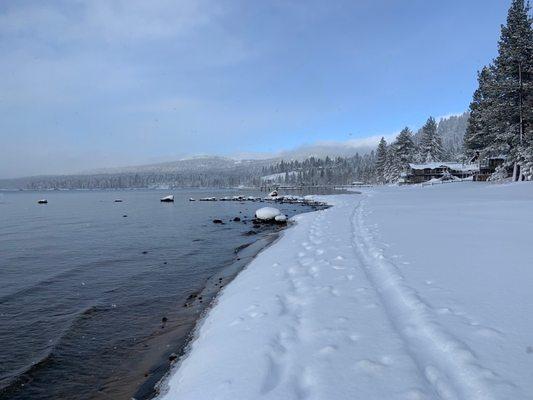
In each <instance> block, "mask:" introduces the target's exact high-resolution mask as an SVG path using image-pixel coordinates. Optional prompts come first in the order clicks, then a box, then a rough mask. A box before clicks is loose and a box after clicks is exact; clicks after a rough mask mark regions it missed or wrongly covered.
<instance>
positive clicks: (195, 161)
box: [80, 156, 276, 175]
mask: <svg viewBox="0 0 533 400" xmlns="http://www.w3.org/2000/svg"><path fill="white" fill-rule="evenodd" d="M274 161H276V159H259V160H251V159H246V160H238V159H233V158H229V157H220V156H197V157H190V158H184V159H181V160H178V161H170V162H163V163H157V164H148V165H134V166H128V167H116V168H100V169H95V170H91V171H86V172H84V173H82V174H80V175H99V174H141V173H143V174H144V173H179V172H189V171H195V172H205V171H223V170H230V169H239V168H246V167H247V166H248V167H250V166H253V167H256V166H262V165H270V164H271V163H272V162H274Z"/></svg>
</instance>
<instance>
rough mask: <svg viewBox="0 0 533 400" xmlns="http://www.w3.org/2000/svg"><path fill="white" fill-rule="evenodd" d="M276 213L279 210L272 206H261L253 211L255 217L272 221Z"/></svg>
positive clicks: (277, 213)
mask: <svg viewBox="0 0 533 400" xmlns="http://www.w3.org/2000/svg"><path fill="white" fill-rule="evenodd" d="M278 215H281V211H280V210H278V209H277V208H274V207H263V208H260V209H258V210H257V211H256V212H255V218H257V219H259V220H261V221H273V220H274V218H276V217H277V216H278Z"/></svg>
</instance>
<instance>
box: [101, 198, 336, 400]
mask: <svg viewBox="0 0 533 400" xmlns="http://www.w3.org/2000/svg"><path fill="white" fill-rule="evenodd" d="M296 205H298V204H296ZM302 205H304V206H309V204H302ZM311 207H313V209H312V210H305V211H303V212H300V213H298V214H296V215H301V214H309V213H314V212H317V211H319V210H323V209H325V208H329V207H331V206H330V205H328V204H321V205H313V206H311ZM294 225H295V222H289V223H288V224H286V225H275V224H272V225H271V226H269V224H266V225H265V227H266V229H267V230H272V231H271V232H266V233H264V232H260V233H259V234H258V235H261V234H264V235H265V236H263V237H259V238H257V239H256V240H255V241H253V242H251V243H249V244H245V245H241V246H239V247H237V248H235V259H234V261H233V262H231V263H230V264H228V265H226V266H224V267H222V268H221V271H220V272H217V273H215V274H214V275H213V276H211V277H209V278H208V279H207V280H206V281H205V284H204V286H203V288H202V289H201V290H199V291H197V292H196V293H193V294H192V295H191V296H189V301H188V302H186V303H185V304H184V306H187V308H189V309H190V310H191V311H192V313H193V316H194V320H193V321H191V323H192V328H190V329H189V328H186V330H187V333H186V339H185V341H182V343H180V344H178V346H176V347H172V348H171V350H169V351H167V352H166V353H165V354H164V355H163V356H162V357H158V358H157V360H155V359H153V360H152V365H150V374H149V375H148V376H146V375H145V378H146V379H145V380H144V382H142V383H140V384H138V385H137V386H136V390H135V392H134V394H133V396H132V399H134V400H153V399H157V398H158V397H159V396H160V395H161V392H160V388H161V386H162V385H163V384H164V382H165V381H166V380H167V379H168V378H169V377H170V376H172V370H173V369H174V368H175V367H177V366H179V364H180V362H181V361H182V360H183V359H184V358H186V357H187V355H188V353H189V351H190V346H191V344H192V343H193V342H194V340H195V338H196V333H197V331H198V329H200V327H201V326H202V324H203V321H204V320H205V318H206V317H207V316H208V314H209V312H210V311H211V310H212V309H213V308H214V307H215V306H216V304H217V300H218V298H219V296H220V294H221V293H222V289H224V287H225V286H227V285H229V284H230V283H231V282H232V281H233V280H234V279H235V278H236V277H237V276H238V275H239V274H240V273H241V272H242V271H243V270H245V269H246V268H247V267H248V266H249V265H250V263H252V261H253V260H254V259H256V258H257V257H258V256H259V255H260V253H262V252H263V251H265V250H266V249H268V248H269V247H271V246H272V245H273V244H275V243H276V242H278V241H279V240H280V239H281V236H282V234H283V232H285V231H286V230H288V229H289V228H292V227H293V226H294ZM221 282H223V284H221ZM192 296H194V297H192ZM191 297H192V298H191ZM198 299H201V301H198ZM198 303H201V304H202V305H203V304H207V305H206V306H204V307H201V306H200V304H198ZM158 338H159V336H157V337H154V338H153V339H154V341H157V339H158ZM96 398H97V399H99V397H96Z"/></svg>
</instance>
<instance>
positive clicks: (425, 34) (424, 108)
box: [0, 0, 510, 177]
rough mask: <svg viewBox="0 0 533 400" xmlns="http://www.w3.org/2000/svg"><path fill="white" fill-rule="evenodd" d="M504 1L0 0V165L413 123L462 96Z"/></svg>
mask: <svg viewBox="0 0 533 400" xmlns="http://www.w3.org/2000/svg"><path fill="white" fill-rule="evenodd" d="M509 3H510V0H471V1H464V0H463V1H459V0H446V1H437V0H403V1H400V0H358V1H355V0H351V1H334V0H333V1H314V0H308V1H304V0H302V1H290V0H289V1H259V0H257V1H256V0H243V1H239V0H237V1H226V0H197V1H185V0H173V1H170V0H150V1H140V0H117V1H113V0H91V1H79V0H66V1H49V2H42V1H25V0H19V1H13V2H9V1H4V2H0V50H1V52H2V57H0V177H12V176H23V175H29V174H46V173H60V172H76V171H80V170H85V169H90V168H95V167H105V166H119V165H134V164H140V163H148V162H157V161H167V160H168V161H170V160H174V159H177V158H180V157H183V156H188V155H194V154H221V155H234V154H243V153H245V154H246V153H256V152H259V153H264V152H268V153H271V152H277V151H280V150H284V149H290V148H293V147H297V146H299V145H303V144H310V143H314V142H319V141H346V140H353V139H356V138H365V137H370V136H376V135H389V134H391V133H393V132H397V131H399V130H400V129H401V128H402V127H403V126H405V125H408V126H411V127H413V128H416V127H418V126H420V125H421V124H422V123H423V122H424V120H425V119H427V117H428V116H429V115H433V116H442V115H447V114H453V113H458V112H462V111H464V110H466V109H467V107H468V104H469V102H470V99H471V95H472V92H473V90H474V88H475V84H476V71H477V70H478V69H479V68H480V67H481V66H482V65H484V64H486V63H487V62H489V61H490V60H491V59H492V58H493V57H494V56H495V54H496V49H497V40H498V37H499V29H500V24H501V23H504V22H505V18H506V14H507V8H508V6H509Z"/></svg>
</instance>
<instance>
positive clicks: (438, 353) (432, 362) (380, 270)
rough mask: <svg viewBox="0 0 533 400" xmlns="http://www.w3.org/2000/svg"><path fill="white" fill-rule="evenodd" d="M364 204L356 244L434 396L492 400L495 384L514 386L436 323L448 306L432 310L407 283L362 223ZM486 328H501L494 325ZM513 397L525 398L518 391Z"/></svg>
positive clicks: (358, 210) (356, 223) (356, 219)
mask: <svg viewBox="0 0 533 400" xmlns="http://www.w3.org/2000/svg"><path fill="white" fill-rule="evenodd" d="M364 203H365V200H362V201H361V202H360V204H359V206H358V207H356V208H355V210H354V215H353V216H352V223H353V242H354V248H355V249H357V250H356V251H357V253H358V257H359V259H360V260H361V264H362V266H363V268H364V269H365V271H366V275H367V277H368V280H369V281H370V283H371V285H372V286H373V288H374V289H375V290H376V292H377V293H379V296H380V298H381V301H382V305H383V307H384V309H385V310H386V312H387V314H388V315H389V318H390V320H391V322H392V324H393V326H394V327H395V329H396V331H397V332H398V333H399V334H400V336H401V337H402V339H403V340H404V342H405V346H406V348H407V349H408V351H409V353H410V354H411V356H412V358H413V360H414V361H415V363H416V364H417V366H418V368H419V370H420V373H421V374H422V375H423V376H424V378H425V379H426V380H427V381H428V383H429V384H430V385H431V386H432V387H433V389H434V391H435V395H436V396H438V398H440V399H443V400H455V399H470V400H491V399H494V396H493V392H494V385H503V386H508V387H509V388H511V389H513V388H514V385H513V384H512V383H510V382H506V381H504V380H503V379H501V378H500V377H499V376H498V375H497V374H496V373H495V372H493V371H491V370H490V369H488V368H485V367H483V366H482V365H480V364H479V361H478V360H477V359H476V357H475V355H474V353H473V352H472V350H471V349H470V348H468V346H467V345H466V344H465V343H464V342H462V341H460V340H459V339H457V338H455V337H453V335H452V334H450V333H449V332H446V330H445V329H444V328H443V327H442V326H441V325H440V324H439V323H438V322H437V321H436V319H437V318H436V316H435V313H448V312H451V309H450V308H440V309H439V310H433V309H432V307H431V306H429V305H428V304H427V303H426V302H425V301H424V300H423V299H422V298H421V297H420V295H419V294H418V293H417V292H416V291H415V290H414V289H413V288H410V287H408V286H407V285H406V284H405V282H404V279H403V277H402V275H401V273H400V270H399V269H398V267H397V266H396V265H395V264H394V262H393V261H391V260H390V259H387V258H386V257H385V256H384V255H383V249H381V248H379V247H378V246H377V245H376V244H375V243H374V241H373V240H372V236H373V235H372V233H371V232H370V230H369V229H368V228H367V227H366V226H365V223H364ZM471 325H474V324H473V323H471ZM484 331H486V332H489V333H493V332H498V331H497V330H496V329H492V328H484ZM515 396H516V397H513V398H519V397H521V396H519V394H518V393H515Z"/></svg>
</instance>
